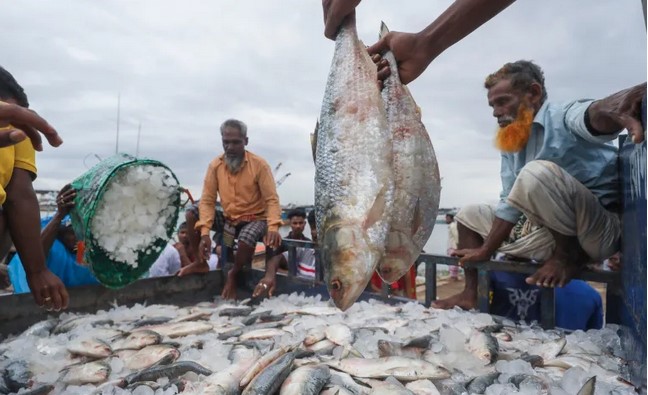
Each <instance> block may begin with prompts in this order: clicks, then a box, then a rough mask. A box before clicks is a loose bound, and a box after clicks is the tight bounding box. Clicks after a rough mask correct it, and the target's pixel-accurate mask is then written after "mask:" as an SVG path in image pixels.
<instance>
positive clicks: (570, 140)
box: [495, 100, 619, 223]
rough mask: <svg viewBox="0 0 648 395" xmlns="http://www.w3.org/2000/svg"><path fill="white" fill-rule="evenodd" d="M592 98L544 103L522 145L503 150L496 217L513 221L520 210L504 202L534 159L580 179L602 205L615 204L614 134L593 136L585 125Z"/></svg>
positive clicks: (616, 190)
mask: <svg viewBox="0 0 648 395" xmlns="http://www.w3.org/2000/svg"><path fill="white" fill-rule="evenodd" d="M591 103H592V100H577V101H573V102H570V103H568V104H566V105H562V104H553V103H548V102H545V103H544V104H543V105H542V107H540V110H539V111H538V113H537V114H536V116H535V118H534V119H533V125H532V127H531V135H530V136H529V141H528V142H527V144H526V146H525V148H523V149H522V150H521V151H520V152H516V153H502V170H501V177H502V192H501V193H500V202H499V204H498V206H497V209H496V211H495V216H497V217H498V218H500V219H503V220H505V221H507V222H511V223H516V222H517V220H518V218H519V217H520V215H521V214H522V213H521V212H520V211H519V210H517V209H516V208H514V207H512V206H511V205H509V204H508V203H507V198H508V195H509V192H510V191H511V188H512V187H513V183H514V182H515V179H516V178H517V176H518V174H520V171H521V170H522V168H523V167H524V165H526V164H527V163H529V162H531V161H533V160H547V161H551V162H553V163H555V164H557V165H558V166H560V167H561V168H562V169H563V170H565V171H566V172H567V173H569V174H570V175H572V176H573V177H574V178H576V179H577V180H578V181H580V182H581V183H582V184H583V185H584V186H585V187H587V189H589V190H590V191H591V192H592V193H593V194H594V195H595V196H596V197H597V198H598V199H599V202H600V203H601V205H602V206H603V207H606V208H610V207H613V206H616V205H618V203H619V195H618V183H619V181H618V169H617V148H616V147H615V146H614V145H613V144H612V143H611V141H612V140H614V139H616V138H617V136H618V133H617V134H614V135H604V136H593V135H592V134H591V133H590V132H589V131H588V130H587V127H586V126H585V118H584V117H585V111H586V110H587V108H588V107H589V105H590V104H591Z"/></svg>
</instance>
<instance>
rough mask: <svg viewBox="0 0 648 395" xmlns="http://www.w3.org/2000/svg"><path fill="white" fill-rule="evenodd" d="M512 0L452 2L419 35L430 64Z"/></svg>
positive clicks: (463, 0) (512, 0) (457, 0)
mask: <svg viewBox="0 0 648 395" xmlns="http://www.w3.org/2000/svg"><path fill="white" fill-rule="evenodd" d="M514 1H515V0H456V1H455V2H454V3H452V5H451V6H450V7H448V9H446V10H445V11H444V12H443V13H442V14H441V15H440V16H439V17H438V18H437V19H435V20H434V22H432V23H431V24H430V25H429V26H428V27H426V28H425V29H424V30H423V31H421V33H420V35H421V36H422V37H423V38H424V39H425V42H426V45H427V53H428V55H429V58H430V61H432V60H433V59H434V58H436V57H437V56H439V55H440V54H441V53H443V51H445V50H446V49H448V48H450V47H451V46H453V45H454V44H455V43H457V42H458V41H460V40H461V39H463V38H464V37H466V36H467V35H469V34H470V33H472V32H473V31H475V30H476V29H477V28H478V27H480V26H481V25H483V24H484V23H486V22H487V21H489V20H490V19H491V18H493V17H494V16H495V15H497V14H499V13H500V12H501V11H502V10H504V9H505V8H506V7H508V6H509V5H511V4H513V2H514Z"/></svg>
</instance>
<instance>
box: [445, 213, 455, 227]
mask: <svg viewBox="0 0 648 395" xmlns="http://www.w3.org/2000/svg"><path fill="white" fill-rule="evenodd" d="M445 221H446V224H448V225H449V224H451V223H452V221H454V214H451V213H448V214H446V217H445Z"/></svg>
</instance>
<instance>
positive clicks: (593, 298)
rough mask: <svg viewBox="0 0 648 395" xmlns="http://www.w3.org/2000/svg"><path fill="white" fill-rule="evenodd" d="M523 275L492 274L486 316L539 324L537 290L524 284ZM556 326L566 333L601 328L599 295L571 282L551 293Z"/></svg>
mask: <svg viewBox="0 0 648 395" xmlns="http://www.w3.org/2000/svg"><path fill="white" fill-rule="evenodd" d="M525 277H526V275H525V274H520V273H507V272H492V273H491V290H492V297H493V299H492V301H491V306H490V313H491V314H496V315H500V316H503V317H507V318H510V319H513V320H516V321H519V320H521V321H526V322H532V321H540V288H538V287H537V286H535V285H529V284H527V283H526V282H525ZM555 304H556V306H555V314H556V316H555V317H556V326H558V327H560V328H563V329H569V330H578V329H580V330H584V331H586V330H588V329H601V328H602V327H603V301H602V299H601V295H600V294H599V293H598V292H596V290H595V289H594V288H592V287H591V286H590V285H589V284H588V283H586V282H585V281H582V280H571V281H570V282H569V283H568V284H567V285H565V286H564V287H562V288H556V294H555Z"/></svg>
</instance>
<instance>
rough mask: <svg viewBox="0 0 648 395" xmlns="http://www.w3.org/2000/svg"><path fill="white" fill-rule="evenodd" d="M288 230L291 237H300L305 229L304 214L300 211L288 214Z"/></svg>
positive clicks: (296, 210)
mask: <svg viewBox="0 0 648 395" xmlns="http://www.w3.org/2000/svg"><path fill="white" fill-rule="evenodd" d="M288 221H290V230H291V232H292V236H293V237H301V236H302V235H303V234H304V228H305V227H306V213H305V212H304V210H302V209H295V210H292V211H291V212H289V213H288Z"/></svg>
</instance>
